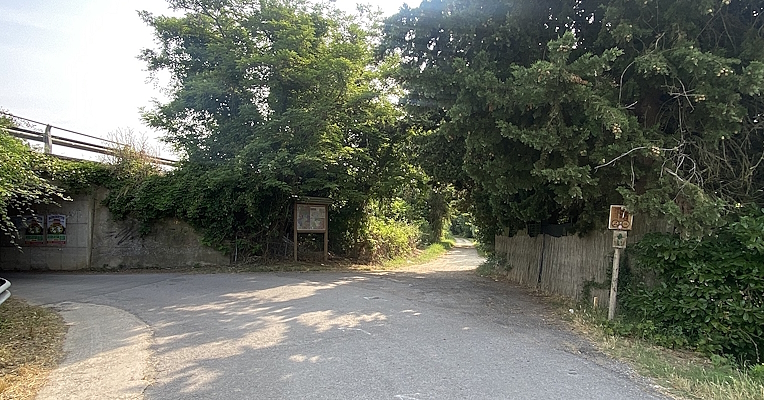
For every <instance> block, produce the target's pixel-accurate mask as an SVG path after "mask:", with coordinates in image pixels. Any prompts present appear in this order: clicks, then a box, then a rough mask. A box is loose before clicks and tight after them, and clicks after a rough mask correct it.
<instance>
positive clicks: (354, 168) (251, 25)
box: [142, 0, 406, 243]
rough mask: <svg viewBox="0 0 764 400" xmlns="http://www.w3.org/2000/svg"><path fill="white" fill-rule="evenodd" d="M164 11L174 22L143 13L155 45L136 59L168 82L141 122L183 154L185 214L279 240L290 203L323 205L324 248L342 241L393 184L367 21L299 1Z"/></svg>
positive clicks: (390, 120)
mask: <svg viewBox="0 0 764 400" xmlns="http://www.w3.org/2000/svg"><path fill="white" fill-rule="evenodd" d="M170 5H171V7H172V8H173V9H174V10H175V11H179V12H182V13H183V16H180V17H165V16H153V15H151V14H148V13H145V12H144V13H142V16H143V18H144V20H145V21H146V22H147V23H148V24H149V25H150V26H151V27H153V28H154V30H155V32H156V38H157V40H158V44H159V48H158V49H156V50H150V49H149V50H145V51H144V52H143V53H142V58H143V59H144V60H145V61H146V62H147V64H148V66H149V70H150V71H154V72H158V71H168V72H169V73H170V75H171V76H172V84H171V86H170V88H169V89H170V101H169V102H167V103H165V104H157V105H156V108H155V109H154V110H151V111H150V112H148V113H146V115H145V118H146V120H147V121H148V122H149V123H150V124H151V125H153V126H155V127H157V128H160V129H163V130H164V131H165V132H166V137H165V138H166V140H167V141H168V142H170V143H172V144H174V145H175V146H176V147H177V148H178V149H179V150H181V151H182V153H183V154H185V155H186V156H187V160H186V162H185V164H184V165H183V166H182V167H181V170H182V171H179V172H177V173H176V174H175V176H176V177H177V179H180V180H186V181H188V182H189V184H188V185H189V187H193V188H195V190H197V192H196V193H198V194H200V195H201V198H200V199H199V200H196V199H188V200H184V201H186V202H187V203H186V205H185V206H184V207H183V208H184V210H185V211H183V212H184V213H185V214H186V216H187V217H189V218H190V219H192V220H197V221H198V224H200V225H205V224H207V225H209V224H212V223H213V221H217V222H214V223H215V225H216V226H217V227H218V229H219V230H221V231H225V232H230V234H231V236H233V235H234V234H237V233H236V232H239V233H242V234H249V235H250V236H252V237H256V236H259V237H268V236H272V237H276V238H278V240H280V237H279V236H280V235H284V234H285V233H286V231H288V229H289V226H291V224H289V223H288V218H287V215H288V207H289V204H290V202H291V200H292V198H293V196H306V195H309V196H325V197H330V198H332V199H333V200H334V201H335V205H336V208H335V210H336V212H335V213H333V216H334V218H335V220H334V221H333V224H332V226H333V228H335V230H336V232H335V233H334V237H346V236H347V235H350V236H352V234H349V233H348V231H353V228H352V226H354V224H355V225H357V221H358V220H359V219H360V218H362V211H363V207H364V204H365V203H366V202H367V201H368V199H369V198H371V197H373V196H383V195H384V193H385V191H387V190H389V189H390V183H391V182H394V181H395V180H396V179H400V177H401V176H402V175H403V174H404V171H403V168H402V164H403V162H404V155H403V145H404V144H405V137H406V136H405V134H404V131H403V130H401V129H399V126H398V125H399V122H398V116H399V114H400V113H399V111H398V110H397V109H396V108H395V107H394V106H393V105H392V104H391V103H390V101H389V100H388V99H387V89H386V87H385V83H384V80H383V79H381V78H380V74H381V70H382V69H384V66H385V63H375V61H374V57H373V53H372V47H371V42H372V40H371V35H373V34H374V32H375V30H376V29H378V28H377V24H376V22H375V18H376V16H375V15H374V14H371V13H362V14H360V15H359V16H349V15H346V14H343V13H341V12H339V11H337V10H335V9H333V8H330V7H327V6H325V5H321V4H313V3H311V2H308V1H301V0H262V1H248V0H203V1H193V2H189V1H184V0H172V1H170ZM180 176H183V178H182V179H181V178H180ZM205 204H206V205H205ZM237 235H238V234H237ZM351 239H352V238H351ZM351 239H348V240H351ZM335 243H336V242H335Z"/></svg>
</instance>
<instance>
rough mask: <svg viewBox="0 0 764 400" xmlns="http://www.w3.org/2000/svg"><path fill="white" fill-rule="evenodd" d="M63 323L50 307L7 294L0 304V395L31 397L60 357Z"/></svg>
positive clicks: (11, 397) (19, 397)
mask: <svg viewBox="0 0 764 400" xmlns="http://www.w3.org/2000/svg"><path fill="white" fill-rule="evenodd" d="M65 333H66V326H65V324H64V321H63V319H62V318H61V317H60V316H59V315H58V314H56V313H55V312H54V311H52V310H50V309H47V308H44V307H37V306H30V305H28V304H26V303H25V302H24V301H23V300H20V299H18V298H16V297H13V296H11V297H10V298H9V299H8V300H6V301H5V302H4V303H3V304H2V305H0V399H3V400H5V399H8V400H11V399H14V400H21V399H33V398H34V397H35V395H36V394H37V392H38V391H39V390H40V388H41V387H42V385H43V384H44V383H45V381H46V379H47V377H48V374H49V373H50V371H52V370H53V369H54V368H55V367H56V366H57V365H58V363H59V362H60V361H61V359H62V358H63V342H64V335H65Z"/></svg>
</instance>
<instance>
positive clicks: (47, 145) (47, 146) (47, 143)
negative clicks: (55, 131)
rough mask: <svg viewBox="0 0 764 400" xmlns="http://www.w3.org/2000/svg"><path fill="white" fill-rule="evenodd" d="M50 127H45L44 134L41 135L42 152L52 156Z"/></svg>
mask: <svg viewBox="0 0 764 400" xmlns="http://www.w3.org/2000/svg"><path fill="white" fill-rule="evenodd" d="M51 128H52V127H51V126H50V125H46V126H45V133H43V134H42V143H43V151H44V152H45V154H53V136H51V135H50V130H51Z"/></svg>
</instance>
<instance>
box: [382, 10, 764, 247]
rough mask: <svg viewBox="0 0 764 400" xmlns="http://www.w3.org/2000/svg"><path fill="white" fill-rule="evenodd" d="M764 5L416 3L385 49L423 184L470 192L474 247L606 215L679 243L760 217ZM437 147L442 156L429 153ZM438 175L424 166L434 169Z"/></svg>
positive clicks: (591, 222)
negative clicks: (614, 209)
mask: <svg viewBox="0 0 764 400" xmlns="http://www.w3.org/2000/svg"><path fill="white" fill-rule="evenodd" d="M761 11H762V2H761V1H754V0H731V1H730V0H723V1H718V0H707V1H705V0H704V1H700V2H696V1H689V0H688V1H681V0H650V1H646V2H633V1H626V0H611V1H566V0H557V1H552V0H548V1H540V2H531V1H501V0H494V1H488V2H485V1H473V0H443V1H435V0H433V1H424V2H423V3H422V5H421V6H420V7H419V8H417V9H403V10H402V11H401V12H400V13H399V14H397V15H396V16H394V17H392V18H390V19H389V20H387V23H386V27H385V32H384V33H385V37H384V41H383V49H384V50H385V51H386V52H387V53H388V54H398V55H399V56H400V57H401V59H402V62H401V65H400V70H399V72H398V79H399V81H400V82H401V83H402V84H403V86H404V88H405V89H406V90H407V92H408V94H409V96H408V98H407V99H406V101H407V103H408V105H409V110H410V112H411V113H412V114H413V115H415V116H416V118H417V121H418V122H419V123H420V124H421V126H422V127H423V129H424V130H425V132H426V133H425V135H424V136H425V137H426V140H425V141H424V145H423V146H422V151H423V152H424V153H425V154H424V157H423V159H424V160H425V162H426V163H427V164H428V165H430V166H431V168H435V166H437V165H444V164H445V165H448V164H451V165H454V166H455V167H456V168H447V169H446V170H445V171H443V172H445V173H440V174H438V173H435V172H433V175H434V176H436V177H439V178H440V179H443V180H446V181H450V182H455V183H458V184H462V185H464V186H466V187H468V188H469V190H470V193H471V198H472V200H473V204H474V206H475V211H476V212H477V214H478V216H479V219H480V221H479V222H480V225H481V228H482V229H483V233H484V234H486V236H487V238H489V239H490V237H491V236H492V235H493V233H494V232H496V231H498V230H500V229H506V228H509V229H510V230H516V229H519V228H521V227H522V226H524V225H525V224H526V223H529V222H538V221H550V222H556V221H573V222H575V223H576V225H577V226H578V228H579V229H580V230H586V229H590V228H591V227H593V226H595V225H596V224H597V223H598V221H601V220H603V218H602V214H603V213H604V210H606V209H607V205H608V204H610V203H615V202H621V201H626V202H627V204H628V205H630V206H631V207H633V208H635V209H637V210H639V211H644V212H650V213H654V214H663V215H667V216H669V218H670V219H672V220H673V221H674V222H675V223H677V224H678V225H679V226H680V227H682V229H683V230H684V232H686V233H687V234H697V233H699V232H701V231H702V230H703V228H704V227H707V226H708V225H709V224H710V225H713V224H715V223H717V221H718V220H719V216H720V214H721V213H722V212H723V211H724V209H723V205H724V204H735V203H740V204H746V203H748V204H750V203H756V204H759V205H761V204H764V201H763V200H764V198H762V197H761V192H755V190H753V191H752V190H750V188H754V187H756V185H755V184H754V182H755V181H756V180H758V181H761V171H762V168H761V167H762V166H761V165H760V163H759V162H758V160H759V159H761V156H762V149H761V131H760V130H759V122H758V119H759V115H760V101H761V100H760V97H759V91H760V90H761V87H762V83H764V75H762V73H761V66H762V64H761V62H762V61H764V59H762V58H761V51H759V50H757V49H760V48H761V47H760V46H759V45H758V44H760V42H761V40H762V39H761V35H762V33H761V29H760V28H761V27H762V26H761V23H762V21H761V16H760V13H761ZM432 143H441V144H442V143H448V144H449V145H448V146H443V145H436V146H433V145H431V144H432ZM433 161H435V162H433Z"/></svg>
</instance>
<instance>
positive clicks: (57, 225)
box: [48, 214, 66, 244]
mask: <svg viewBox="0 0 764 400" xmlns="http://www.w3.org/2000/svg"><path fill="white" fill-rule="evenodd" d="M48 243H51V244H66V215H60V214H51V215H48Z"/></svg>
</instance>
